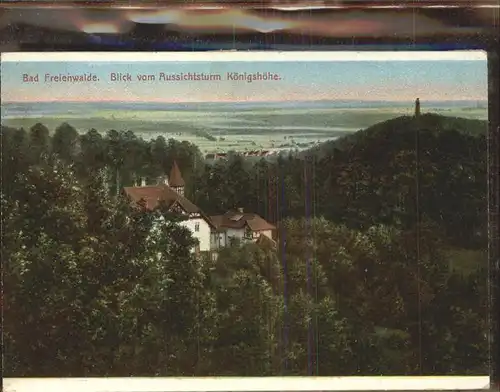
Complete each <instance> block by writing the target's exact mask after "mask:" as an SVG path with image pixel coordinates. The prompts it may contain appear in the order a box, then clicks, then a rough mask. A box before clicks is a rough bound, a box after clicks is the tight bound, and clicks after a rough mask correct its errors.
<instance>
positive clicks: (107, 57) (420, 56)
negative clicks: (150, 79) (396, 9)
mask: <svg viewBox="0 0 500 392" xmlns="http://www.w3.org/2000/svg"><path fill="white" fill-rule="evenodd" d="M486 59H487V53H486V52H485V51H482V50H471V51H449V52H436V51H434V52H432V51H431V52H420V51H418V52H404V51H401V52H400V51H391V52H363V51H362V52H347V51H346V52H315V51H297V52H275V51H236V50H235V51H230V50H228V51H223V50H221V51H210V52H75V53H61V52H57V53H55V52H30V53H22V52H16V53H2V54H1V61H2V62H57V61H63V62H88V61H92V62H96V61H98V62H113V63H116V62H145V61H148V62H170V61H174V62H175V61H180V62H188V61H189V62H231V61H242V62H244V61H252V62H255V61H266V62H272V61H276V62H278V61H307V62H318V61H486Z"/></svg>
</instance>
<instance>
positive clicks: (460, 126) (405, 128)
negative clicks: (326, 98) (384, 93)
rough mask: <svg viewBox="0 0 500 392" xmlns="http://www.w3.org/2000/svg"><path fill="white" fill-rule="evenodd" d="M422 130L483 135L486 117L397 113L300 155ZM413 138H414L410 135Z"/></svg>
mask: <svg viewBox="0 0 500 392" xmlns="http://www.w3.org/2000/svg"><path fill="white" fill-rule="evenodd" d="M417 129H419V130H423V131H428V132H431V133H441V132H446V131H452V132H453V131H454V132H458V133H461V134H465V135H471V136H478V135H486V133H487V131H488V121H486V120H476V119H469V118H463V117H449V116H443V115H440V114H435V113H425V114H422V115H421V116H420V117H418V119H417V118H416V117H414V116H400V117H396V118H392V119H390V120H387V121H382V122H379V123H377V124H375V125H372V126H370V127H368V128H366V129H364V130H360V131H358V132H355V133H351V134H349V135H347V136H344V137H341V138H338V139H336V140H333V141H329V142H326V143H322V144H320V145H318V146H315V147H313V148H311V149H309V150H306V151H303V152H301V154H300V156H301V157H306V156H311V155H312V156H316V157H317V158H322V157H324V156H325V155H328V154H329V153H330V152H331V151H333V150H335V149H340V150H345V149H349V148H351V147H353V146H354V145H359V144H360V143H371V142H380V141H381V140H386V139H387V138H389V137H391V138H394V137H396V138H398V135H399V136H403V135H405V134H409V133H410V132H411V131H415V130H417ZM411 140H414V139H411Z"/></svg>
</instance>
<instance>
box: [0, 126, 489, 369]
mask: <svg viewBox="0 0 500 392" xmlns="http://www.w3.org/2000/svg"><path fill="white" fill-rule="evenodd" d="M424 117H425V116H424ZM424 125H425V124H424ZM419 137H420V144H419V154H418V155H417V154H416V151H415V143H414V140H415V133H414V132H408V130H405V129H400V128H394V129H393V128H392V127H390V126H385V127H379V129H376V130H375V131H373V132H365V133H360V134H359V135H358V136H357V139H356V140H354V141H353V142H350V144H349V143H346V144H348V147H346V146H345V145H341V144H334V145H331V146H326V147H325V148H326V149H327V151H326V153H324V154H323V156H322V157H320V156H316V157H314V158H313V159H312V160H302V159H299V158H295V157H290V158H286V159H283V158H280V159H278V161H277V162H265V161H262V162H259V163H257V164H255V165H250V164H249V163H248V162H246V161H244V160H243V159H242V158H241V157H238V156H235V157H233V158H231V160H230V161H229V162H227V163H221V164H216V165H213V166H208V165H205V164H204V163H203V160H202V158H201V154H200V152H199V151H198V149H197V148H196V147H195V146H193V145H191V144H189V143H186V142H178V141H173V140H170V141H165V140H164V139H162V138H158V139H156V140H154V141H151V142H146V141H144V140H142V139H139V138H137V137H135V135H134V134H133V133H132V132H116V131H110V132H109V133H108V134H107V135H105V136H102V135H101V134H99V132H97V131H95V130H91V131H89V132H88V133H86V134H85V135H78V134H77V133H76V132H74V129H72V128H71V126H69V125H67V124H63V125H62V126H61V127H60V128H59V129H58V130H55V133H54V134H53V136H49V131H48V130H47V129H46V128H45V127H44V126H43V125H40V124H38V125H35V126H34V127H33V128H32V129H31V130H29V131H24V130H15V129H8V128H2V169H3V177H2V224H3V234H2V264H3V269H4V290H3V292H4V298H3V305H4V331H3V332H4V352H5V355H4V369H5V373H4V374H5V376H7V377H8V376H11V377H13V376H17V377H18V376H128V375H133V376H140V375H142V376H153V375H159V376H160V375H161V376H176V375H177V376H178V375H184V376H190V375H194V376H203V375H238V376H251V375H254V376H261V375H320V376H326V375H410V374H417V375H418V374H424V375H430V374H487V356H488V352H487V339H486V338H487V335H486V334H487V330H488V328H487V309H486V301H487V294H486V278H487V277H486V273H485V271H484V268H485V267H486V258H485V254H484V251H483V250H484V249H486V231H485V225H486V215H485V214H486V198H485V194H486V192H485V189H486V175H485V169H486V153H485V151H486V148H485V140H484V137H483V136H468V135H465V134H463V133H459V132H455V131H453V130H443V129H435V128H432V129H425V127H423V128H422V129H419ZM328 149H329V150H328ZM417 156H418V159H416V157H417ZM173 159H176V161H177V162H178V163H179V165H180V166H181V170H182V171H183V173H186V174H185V178H186V179H187V180H188V181H187V182H188V187H189V189H188V193H189V196H190V198H191V199H193V201H195V202H196V203H197V204H198V205H199V206H200V207H202V208H203V209H205V210H206V211H207V212H208V213H212V212H215V213H220V212H224V210H226V209H229V208H234V207H245V208H246V209H248V210H252V211H255V212H258V213H259V214H260V215H262V216H263V217H265V218H267V219H268V220H270V221H273V222H275V223H276V224H277V226H278V249H277V250H274V249H272V248H270V247H266V245H256V244H250V245H245V246H242V247H237V246H235V247H232V248H228V249H225V250H224V251H223V252H221V254H220V257H219V259H218V260H217V261H216V262H214V261H212V260H208V259H195V258H193V256H192V255H191V254H190V252H189V248H190V246H191V245H192V241H193V239H192V238H191V236H190V233H189V232H188V231H186V230H185V229H183V228H182V227H181V226H179V225H177V223H176V222H175V220H167V221H166V222H165V223H163V224H162V226H161V227H159V229H158V230H157V231H153V232H151V230H150V229H151V225H152V222H153V218H154V216H153V215H152V214H151V213H146V212H145V211H137V210H133V209H131V208H130V206H129V205H128V204H127V203H126V201H125V200H122V199H121V198H116V197H115V195H116V194H117V192H116V191H117V187H121V186H125V185H132V184H133V183H134V182H135V181H137V178H138V177H139V176H148V177H150V178H155V176H157V175H159V174H163V173H164V172H168V170H169V168H170V165H171V162H172V161H173ZM417 178H418V181H416V179H417ZM416 187H418V189H416ZM417 192H418V193H417ZM416 195H418V199H417V197H416ZM417 200H418V201H419V204H418V205H417ZM159 213H160V212H159Z"/></svg>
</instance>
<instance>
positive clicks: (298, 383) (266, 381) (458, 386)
mask: <svg viewBox="0 0 500 392" xmlns="http://www.w3.org/2000/svg"><path fill="white" fill-rule="evenodd" d="M3 381H4V391H5V392H25V391H26V392H32V391H34V390H40V391H50V392H59V391H61V392H68V391H71V392H105V391H106V392H114V391H116V392H118V391H119V392H142V391H144V392H160V391H165V392H174V391H175V392H193V391H204V392H225V391H234V392H239V391H268V392H271V391H290V392H292V391H422V390H433V391H439V390H442V391H446V390H447V391H451V390H453V391H459V390H480V389H486V390H487V389H489V388H490V378H489V376H468V377H459V376H457V377H411V376H401V377H382V376H381V377H191V378H178V377H172V378H163V377H157V378H141V377H133V378H132V377H131V378H5V379H4V380H3Z"/></svg>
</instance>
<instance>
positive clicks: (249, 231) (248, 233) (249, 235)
mask: <svg viewBox="0 0 500 392" xmlns="http://www.w3.org/2000/svg"><path fill="white" fill-rule="evenodd" d="M252 237H253V232H252V229H250V227H248V226H247V227H246V228H245V238H252Z"/></svg>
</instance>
